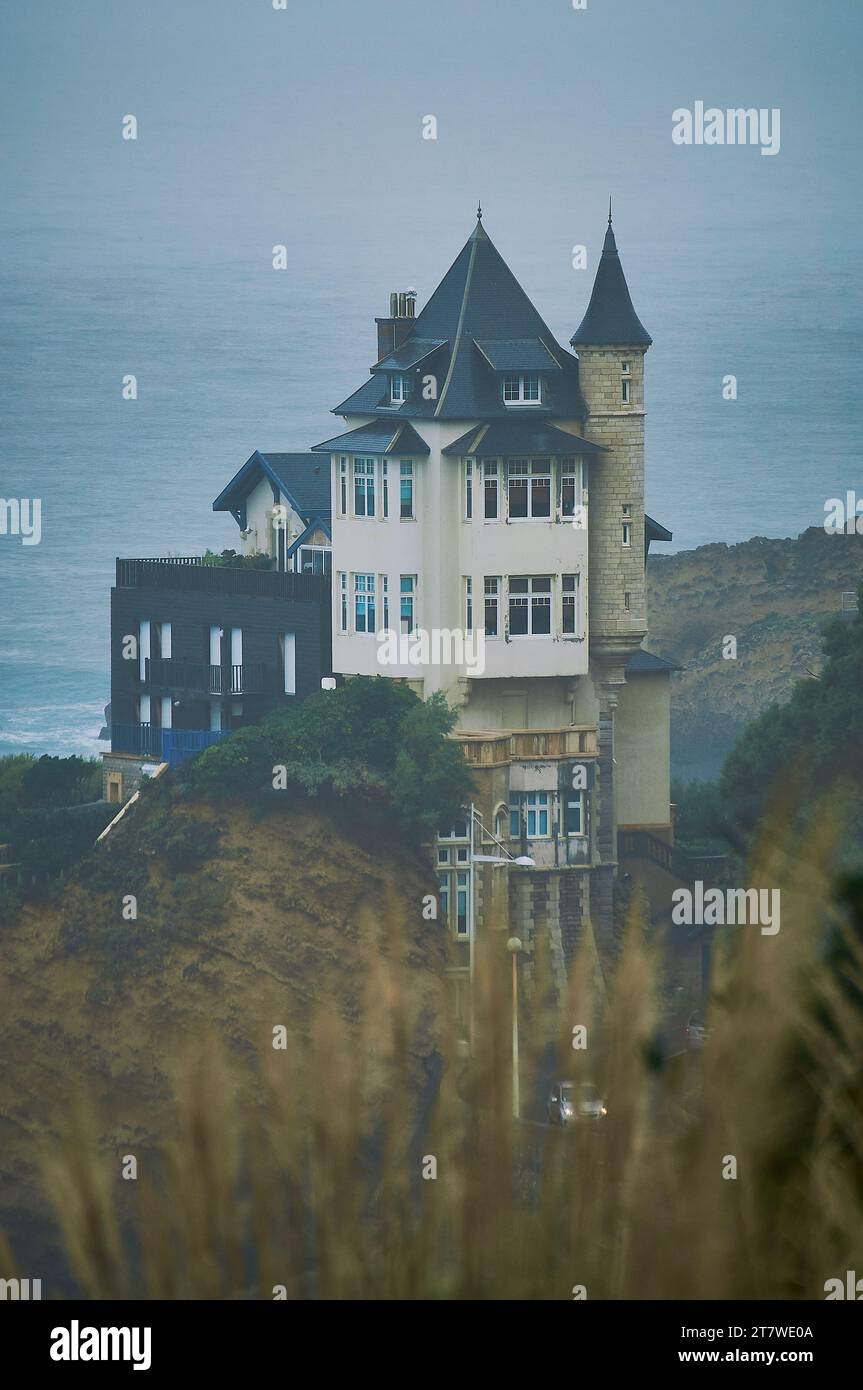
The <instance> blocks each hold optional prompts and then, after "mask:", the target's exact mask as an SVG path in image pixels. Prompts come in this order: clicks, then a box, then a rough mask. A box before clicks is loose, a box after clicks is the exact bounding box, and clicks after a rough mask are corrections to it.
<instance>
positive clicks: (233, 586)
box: [116, 556, 330, 603]
mask: <svg viewBox="0 0 863 1390" xmlns="http://www.w3.org/2000/svg"><path fill="white" fill-rule="evenodd" d="M116 585H117V588H118V589H179V590H183V591H189V590H194V591H197V592H199V593H208V594H243V595H250V596H252V597H253V598H287V599H297V600H299V601H300V602H307V603H313V602H321V601H323V600H327V601H328V597H329V592H330V576H329V575H328V574H281V573H278V572H277V571H275V570H254V569H242V568H237V569H233V568H231V567H229V566H226V565H205V564H203V563H202V561H201V559H200V557H196V556H176V557H175V556H170V557H169V558H168V559H165V560H160V559H150V560H146V559H145V560H121V559H118V560H117V575H116Z"/></svg>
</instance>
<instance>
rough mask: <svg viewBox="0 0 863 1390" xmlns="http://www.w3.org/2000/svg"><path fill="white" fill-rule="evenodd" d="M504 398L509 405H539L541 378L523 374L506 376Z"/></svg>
mask: <svg viewBox="0 0 863 1390" xmlns="http://www.w3.org/2000/svg"><path fill="white" fill-rule="evenodd" d="M503 398H504V400H505V401H506V403H507V405H538V404H539V377H538V376H534V375H532V374H531V375H527V374H522V373H519V374H517V375H507V376H505V377H504V379H503Z"/></svg>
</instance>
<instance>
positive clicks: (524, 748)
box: [454, 724, 597, 767]
mask: <svg viewBox="0 0 863 1390" xmlns="http://www.w3.org/2000/svg"><path fill="white" fill-rule="evenodd" d="M454 737H455V738H456V739H457V740H458V742H459V743H460V744H461V746H462V749H463V750H464V756H465V760H466V761H467V762H468V763H469V764H470V766H471V767H495V766H497V765H499V764H501V763H510V762H533V761H534V759H542V758H568V757H587V758H591V757H595V756H596V739H597V731H596V728H595V726H593V725H592V724H584V725H579V726H575V727H572V728H566V729H520V730H513V731H512V732H510V733H504V734H470V733H465V732H463V731H462V732H460V733H458V734H456V735H454Z"/></svg>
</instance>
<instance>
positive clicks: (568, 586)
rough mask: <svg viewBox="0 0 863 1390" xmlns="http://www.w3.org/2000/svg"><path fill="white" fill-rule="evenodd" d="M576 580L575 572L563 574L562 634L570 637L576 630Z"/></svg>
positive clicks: (577, 578) (577, 577)
mask: <svg viewBox="0 0 863 1390" xmlns="http://www.w3.org/2000/svg"><path fill="white" fill-rule="evenodd" d="M578 580H579V576H578V575H577V574H565V575H564V576H563V579H562V581H561V582H562V589H563V594H562V607H563V614H562V630H563V634H564V636H567V637H572V636H574V635H575V633H576V632H578Z"/></svg>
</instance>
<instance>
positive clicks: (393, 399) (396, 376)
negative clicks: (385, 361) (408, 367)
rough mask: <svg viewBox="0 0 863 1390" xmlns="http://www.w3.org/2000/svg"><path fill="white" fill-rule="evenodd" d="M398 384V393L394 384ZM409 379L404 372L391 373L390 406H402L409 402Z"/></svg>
mask: <svg viewBox="0 0 863 1390" xmlns="http://www.w3.org/2000/svg"><path fill="white" fill-rule="evenodd" d="M397 383H398V391H397V390H396V384H397ZM410 388H411V382H410V377H409V376H407V375H406V374H405V373H404V372H393V373H392V375H391V376H390V405H404V403H405V401H408V400H410V393H411V390H410Z"/></svg>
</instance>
